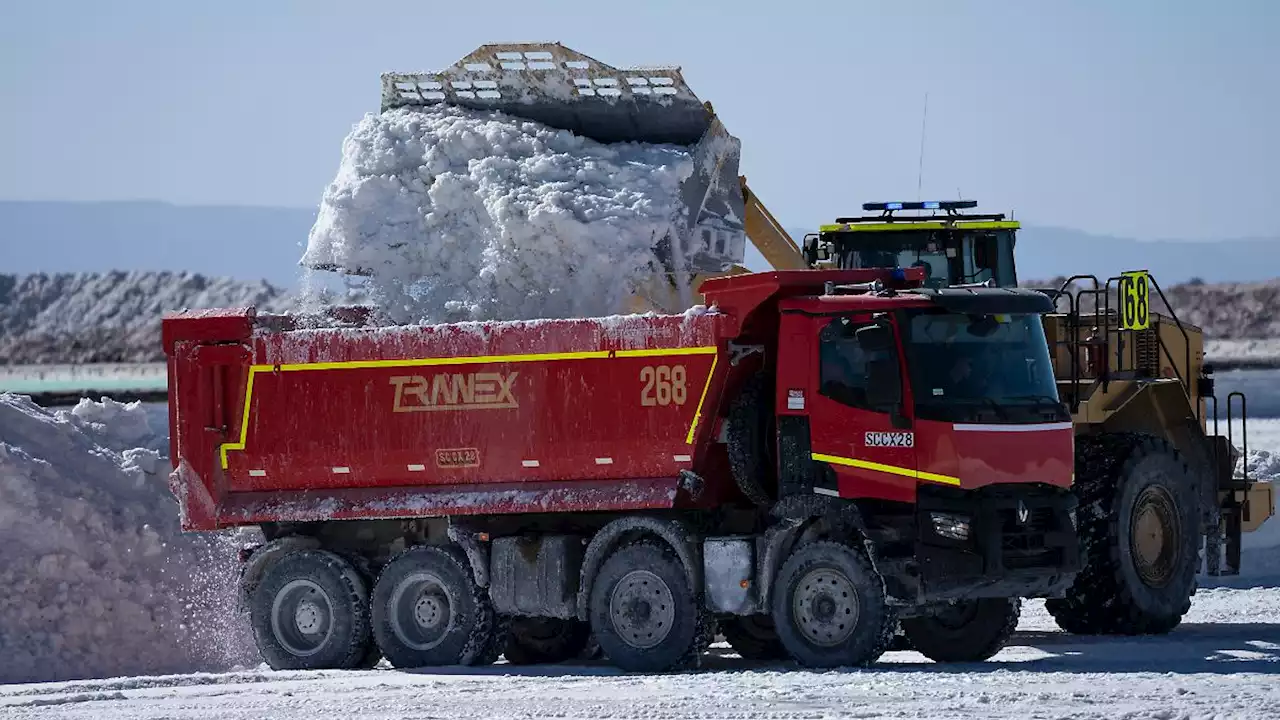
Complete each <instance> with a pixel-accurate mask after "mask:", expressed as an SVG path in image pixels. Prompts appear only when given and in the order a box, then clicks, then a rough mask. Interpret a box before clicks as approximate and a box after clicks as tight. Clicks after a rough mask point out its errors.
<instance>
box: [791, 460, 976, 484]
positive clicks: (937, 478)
mask: <svg viewBox="0 0 1280 720" xmlns="http://www.w3.org/2000/svg"><path fill="white" fill-rule="evenodd" d="M810 457H812V458H813V459H814V460H817V461H818V462H825V463H831V464H832V465H844V466H845V467H852V468H858V469H859V470H871V471H874V472H882V473H889V474H890V475H901V476H903V477H909V478H916V479H917V480H928V481H930V482H936V483H942V484H944V485H959V484H960V478H958V477H952V476H950V475H939V474H938V473H931V472H921V471H919V470H912V469H911V468H904V467H899V466H897V465H885V464H883V463H877V462H871V461H870V460H857V459H854V458H847V457H840V456H839V455H824V454H822V453H813V454H812V455H810Z"/></svg>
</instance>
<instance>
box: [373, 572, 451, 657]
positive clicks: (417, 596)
mask: <svg viewBox="0 0 1280 720" xmlns="http://www.w3.org/2000/svg"><path fill="white" fill-rule="evenodd" d="M452 600H453V599H452V597H450V594H449V589H448V587H446V586H445V584H444V582H443V581H442V580H441V579H440V578H439V576H437V575H435V574H434V573H429V572H415V573H412V574H410V575H408V576H406V577H405V578H404V579H402V580H401V581H400V582H399V583H397V584H396V587H395V590H394V591H392V593H391V599H390V601H389V602H388V605H389V607H388V609H389V610H390V612H389V613H387V614H388V616H389V618H390V620H391V632H392V633H394V634H395V636H396V639H397V640H399V641H400V642H402V643H404V644H405V645H406V646H408V647H410V648H412V649H414V650H430V649H432V648H434V647H435V646H437V645H439V644H440V643H442V642H444V639H445V638H446V637H447V636H448V635H449V631H451V630H452V629H453V627H454V624H455V618H454V614H453V606H454V603H453V601H452Z"/></svg>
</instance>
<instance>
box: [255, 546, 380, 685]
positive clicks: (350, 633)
mask: <svg viewBox="0 0 1280 720" xmlns="http://www.w3.org/2000/svg"><path fill="white" fill-rule="evenodd" d="M249 614H250V621H251V623H252V625H253V634H254V639H255V640H256V641H257V645H258V651H259V652H260V653H261V654H262V658H263V659H264V660H265V661H266V662H267V665H269V666H270V667H271V668H272V669H273V670H320V669H335V668H342V669H346V668H354V667H358V666H359V665H360V663H361V662H363V661H364V660H365V658H366V657H367V656H368V654H369V652H370V646H371V645H372V644H373V641H372V639H371V637H370V635H369V595H368V590H367V589H366V587H365V583H364V581H363V580H362V579H361V578H360V574H359V573H358V572H356V569H355V568H354V567H352V566H351V563H349V562H347V561H346V560H343V559H342V558H341V557H339V556H337V555H335V554H333V553H331V552H326V551H324V550H301V551H296V552H291V553H289V554H287V555H285V556H284V557H282V558H280V559H279V560H278V561H276V563H275V564H273V565H272V566H271V567H270V568H268V569H267V571H266V572H265V573H264V574H263V577H262V581H261V582H260V583H258V586H257V588H255V589H254V592H253V596H252V598H251V601H250V613H249Z"/></svg>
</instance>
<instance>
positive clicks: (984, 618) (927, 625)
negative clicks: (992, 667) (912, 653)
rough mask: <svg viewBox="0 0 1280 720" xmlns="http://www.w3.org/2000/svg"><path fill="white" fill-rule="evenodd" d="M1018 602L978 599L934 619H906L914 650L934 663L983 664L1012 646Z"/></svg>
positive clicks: (957, 604) (949, 607)
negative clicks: (1009, 645)
mask: <svg viewBox="0 0 1280 720" xmlns="http://www.w3.org/2000/svg"><path fill="white" fill-rule="evenodd" d="M1021 610H1022V601H1021V600H1019V599H1018V598H977V599H974V600H960V601H957V602H954V603H950V604H948V605H947V606H946V607H944V608H941V609H939V611H938V612H936V613H933V614H930V615H921V616H918V617H912V618H903V620H902V629H903V632H904V633H906V637H907V640H908V641H909V642H910V644H911V648H912V649H914V650H916V651H918V652H920V653H921V654H923V655H924V656H925V657H927V658H929V659H930V660H933V661H934V662H940V663H941V662H982V661H984V660H989V659H991V657H992V656H994V655H995V654H996V653H998V652H1000V650H1001V649H1002V648H1003V647H1004V646H1005V643H1007V642H1009V638H1010V637H1011V636H1012V635H1013V631H1014V630H1016V629H1017V627H1018V615H1019V614H1020V612H1021Z"/></svg>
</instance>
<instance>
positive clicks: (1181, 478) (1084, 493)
mask: <svg viewBox="0 0 1280 720" xmlns="http://www.w3.org/2000/svg"><path fill="white" fill-rule="evenodd" d="M1075 491H1076V494H1077V496H1078V500H1079V508H1078V510H1077V526H1078V532H1079V536H1080V543H1081V550H1082V553H1083V555H1084V563H1083V567H1082V568H1081V571H1080V573H1079V574H1078V575H1077V576H1076V579H1075V582H1074V583H1073V584H1072V585H1071V587H1070V588H1068V590H1067V593H1066V596H1065V597H1063V598H1055V599H1051V600H1048V601H1047V602H1046V603H1045V607H1046V609H1047V610H1048V611H1049V613H1050V614H1051V615H1053V617H1054V620H1056V621H1057V623H1058V626H1059V627H1061V628H1062V629H1063V630H1066V631H1067V632H1070V633H1076V634H1080V635H1148V634H1151V635H1156V634H1164V633H1167V632H1169V631H1171V630H1173V629H1174V628H1175V627H1177V626H1178V624H1179V623H1180V622H1181V621H1182V617H1183V615H1185V614H1186V612H1187V611H1188V610H1189V609H1190V608H1191V596H1192V595H1194V594H1195V590H1196V570H1197V569H1198V567H1199V564H1200V531H1199V496H1198V492H1197V488H1196V485H1195V479H1194V477H1193V475H1192V473H1191V470H1190V468H1189V467H1188V465H1187V463H1186V462H1185V461H1184V460H1183V459H1182V457H1181V456H1180V455H1179V453H1178V452H1177V451H1176V450H1175V449H1174V448H1173V447H1172V446H1171V445H1170V444H1169V443H1168V442H1167V441H1165V440H1163V439H1160V438H1156V437H1152V436H1150V435H1143V434H1138V433H1114V434H1106V435H1099V436H1089V437H1081V438H1079V439H1078V440H1077V445H1076V487H1075Z"/></svg>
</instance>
